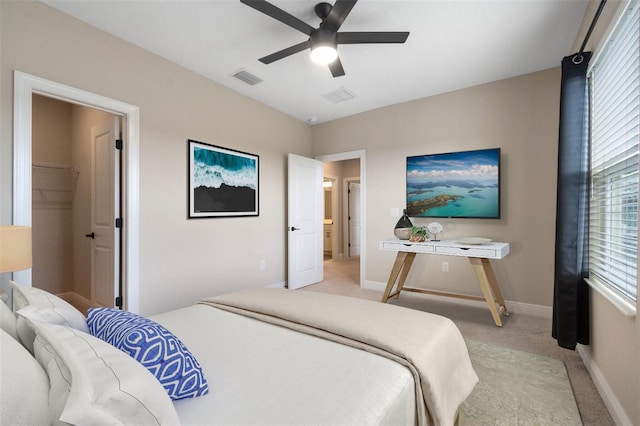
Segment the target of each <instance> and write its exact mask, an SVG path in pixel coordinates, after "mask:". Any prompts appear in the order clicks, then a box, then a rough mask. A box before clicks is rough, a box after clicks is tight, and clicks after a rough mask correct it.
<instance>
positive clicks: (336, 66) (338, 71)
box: [329, 58, 344, 77]
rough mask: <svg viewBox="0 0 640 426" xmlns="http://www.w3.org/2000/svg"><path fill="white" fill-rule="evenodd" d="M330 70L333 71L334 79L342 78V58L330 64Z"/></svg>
mask: <svg viewBox="0 0 640 426" xmlns="http://www.w3.org/2000/svg"><path fill="white" fill-rule="evenodd" d="M329 70H331V75H332V76H334V77H340V76H343V75H344V68H342V62H340V58H336V60H335V61H333V62H330V63H329Z"/></svg>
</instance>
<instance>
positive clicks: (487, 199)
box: [407, 148, 500, 219]
mask: <svg viewBox="0 0 640 426" xmlns="http://www.w3.org/2000/svg"><path fill="white" fill-rule="evenodd" d="M407 215H408V216H410V217H446V218H454V217H457V218H480V219H499V218H500V148H492V149H482V150H476V151H462V152H450V153H446V154H429V155H417V156H413V157H407Z"/></svg>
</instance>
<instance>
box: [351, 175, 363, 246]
mask: <svg viewBox="0 0 640 426" xmlns="http://www.w3.org/2000/svg"><path fill="white" fill-rule="evenodd" d="M360 199H361V198H360V182H349V257H354V256H360V228H361V227H362V223H361V222H362V219H361V217H362V206H361V202H360Z"/></svg>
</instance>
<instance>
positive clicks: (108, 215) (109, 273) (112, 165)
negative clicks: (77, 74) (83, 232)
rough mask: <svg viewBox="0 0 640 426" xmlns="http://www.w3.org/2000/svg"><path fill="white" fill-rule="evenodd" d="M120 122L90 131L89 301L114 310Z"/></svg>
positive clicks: (115, 120)
mask: <svg viewBox="0 0 640 426" xmlns="http://www.w3.org/2000/svg"><path fill="white" fill-rule="evenodd" d="M119 134H120V120H119V118H118V117H115V116H114V117H112V118H110V119H109V120H107V121H106V122H104V123H102V124H101V125H99V126H96V127H92V128H91V143H92V147H91V151H92V152H91V153H92V155H91V157H92V159H91V170H92V175H91V224H92V229H91V233H90V234H88V235H87V236H88V237H89V238H91V239H92V243H91V301H92V302H93V303H95V304H97V305H100V306H106V307H114V306H115V298H116V296H119V293H120V289H119V277H120V228H116V218H118V217H119V215H120V202H119V200H120V196H119V191H120V155H119V154H118V151H117V150H116V139H117V138H118V136H119Z"/></svg>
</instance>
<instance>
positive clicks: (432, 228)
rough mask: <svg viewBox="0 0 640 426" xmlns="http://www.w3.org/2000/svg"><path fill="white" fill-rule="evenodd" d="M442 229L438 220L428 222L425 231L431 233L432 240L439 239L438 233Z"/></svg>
mask: <svg viewBox="0 0 640 426" xmlns="http://www.w3.org/2000/svg"><path fill="white" fill-rule="evenodd" d="M443 229H444V228H442V225H441V224H439V223H438V222H431V223H430V224H428V225H427V231H429V233H430V234H433V240H432V241H440V240H439V239H438V235H439V234H441V233H442V230H443Z"/></svg>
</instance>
